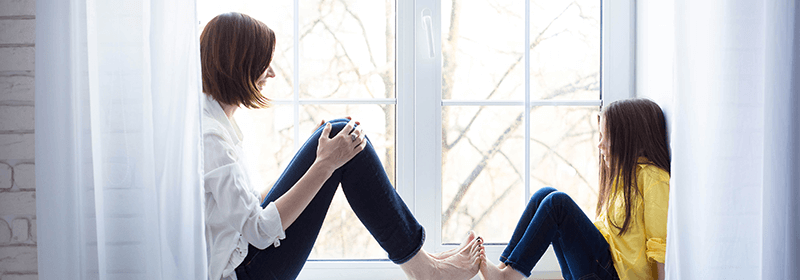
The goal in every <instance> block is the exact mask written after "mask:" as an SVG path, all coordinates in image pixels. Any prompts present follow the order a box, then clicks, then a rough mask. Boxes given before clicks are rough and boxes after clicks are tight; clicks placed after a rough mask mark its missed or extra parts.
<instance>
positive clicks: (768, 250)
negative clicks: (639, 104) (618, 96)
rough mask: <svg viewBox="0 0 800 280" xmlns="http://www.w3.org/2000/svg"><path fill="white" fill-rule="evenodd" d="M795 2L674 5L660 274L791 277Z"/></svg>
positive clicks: (797, 124)
mask: <svg viewBox="0 0 800 280" xmlns="http://www.w3.org/2000/svg"><path fill="white" fill-rule="evenodd" d="M798 9H800V7H799V6H798V3H796V2H795V1H794V0H762V1H752V0H742V1H733V0H710V1H694V0H677V1H675V72H674V73H675V76H674V82H675V87H674V88H675V92H674V98H673V104H672V108H671V111H672V118H671V122H672V133H671V137H672V138H671V139H672V140H671V146H672V151H673V158H672V182H671V189H670V208H669V209H670V213H669V224H668V240H667V244H668V245H667V276H668V278H670V279H798V278H800V266H799V265H798V264H800V259H798V252H799V251H800V242H798V240H799V239H800V207H799V206H798V201H800V191H798V189H799V188H800V113H799V111H800V96H798V94H800V84H798V83H800V68H798V67H800V66H798V65H800V56H799V55H798V54H800V42H798V40H800V36H798V35H800V29H798V28H800V24H798V22H800V18H798V16H800V13H798V11H800V10H798Z"/></svg>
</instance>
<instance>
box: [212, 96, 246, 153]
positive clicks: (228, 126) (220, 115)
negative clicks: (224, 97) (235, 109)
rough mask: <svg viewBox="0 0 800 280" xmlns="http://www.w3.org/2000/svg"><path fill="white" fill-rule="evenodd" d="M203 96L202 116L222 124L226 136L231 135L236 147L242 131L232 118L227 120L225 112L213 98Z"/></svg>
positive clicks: (240, 139)
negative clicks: (226, 132) (226, 133)
mask: <svg viewBox="0 0 800 280" xmlns="http://www.w3.org/2000/svg"><path fill="white" fill-rule="evenodd" d="M205 96H206V100H205V104H204V106H203V114H205V115H207V116H209V117H211V118H212V119H214V120H216V121H218V122H219V123H220V124H222V126H223V127H225V130H227V131H228V134H230V135H231V139H232V140H233V144H234V145H238V144H239V142H241V141H242V138H243V136H242V131H241V130H239V125H237V124H236V120H234V119H233V118H228V115H226V114H225V111H224V110H222V105H220V104H219V102H217V101H216V100H214V98H213V97H211V96H210V95H208V94H205Z"/></svg>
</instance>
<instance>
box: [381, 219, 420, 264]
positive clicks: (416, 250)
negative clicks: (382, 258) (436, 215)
mask: <svg viewBox="0 0 800 280" xmlns="http://www.w3.org/2000/svg"><path fill="white" fill-rule="evenodd" d="M420 231H421V234H420V236H421V238H420V241H419V244H418V245H417V246H415V248H414V249H413V250H412V251H411V252H410V253H408V254H406V255H405V256H403V257H402V258H397V259H390V260H391V261H392V262H393V263H394V264H396V265H401V264H404V263H406V262H407V261H409V260H411V258H413V257H414V256H416V255H417V253H419V250H421V249H422V245H423V244H425V228H423V227H420Z"/></svg>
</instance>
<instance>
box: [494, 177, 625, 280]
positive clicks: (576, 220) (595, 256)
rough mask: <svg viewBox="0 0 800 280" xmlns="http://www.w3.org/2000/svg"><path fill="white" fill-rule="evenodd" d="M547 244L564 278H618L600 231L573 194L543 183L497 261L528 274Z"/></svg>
mask: <svg viewBox="0 0 800 280" xmlns="http://www.w3.org/2000/svg"><path fill="white" fill-rule="evenodd" d="M550 244H552V245H553V250H554V251H555V253H556V257H557V258H558V263H559V265H561V274H562V275H563V276H564V279H567V280H569V279H619V276H617V271H616V270H615V269H614V262H613V259H612V257H611V251H610V250H609V248H608V242H606V240H605V238H603V235H602V234H601V233H600V231H598V230H597V228H596V227H595V226H594V224H592V222H591V221H590V220H589V218H588V217H586V214H584V213H583V211H582V210H581V209H580V208H579V207H578V205H577V204H575V202H574V201H572V198H570V197H569V196H568V195H567V194H565V193H563V192H559V191H557V190H556V189H554V188H550V187H546V188H542V189H540V190H539V191H537V192H536V193H534V194H533V196H532V197H531V200H530V201H529V202H528V206H527V207H526V208H525V212H524V213H522V218H520V220H519V223H518V224H517V227H516V229H515V230H514V235H512V236H511V241H509V242H508V246H507V247H506V249H505V251H503V254H502V255H500V261H501V262H503V263H505V264H506V265H508V266H510V267H511V268H513V269H515V270H517V271H519V272H520V273H522V274H524V275H525V276H526V277H530V276H531V270H533V267H534V266H535V265H536V263H537V262H539V259H541V258H542V255H544V252H545V251H546V250H547V247H548V246H550Z"/></svg>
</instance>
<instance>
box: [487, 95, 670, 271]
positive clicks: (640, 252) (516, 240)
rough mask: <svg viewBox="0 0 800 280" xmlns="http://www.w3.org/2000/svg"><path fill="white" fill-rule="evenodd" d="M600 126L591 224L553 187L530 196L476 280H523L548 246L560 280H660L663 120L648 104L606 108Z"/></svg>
mask: <svg viewBox="0 0 800 280" xmlns="http://www.w3.org/2000/svg"><path fill="white" fill-rule="evenodd" d="M599 122H600V143H599V144H598V147H599V148H600V155H601V157H600V195H599V198H598V202H597V215H598V218H597V221H596V222H594V224H592V222H591V221H589V218H587V217H586V215H585V214H584V213H583V211H581V209H580V208H579V207H578V205H576V204H575V202H574V201H572V199H571V198H570V197H569V196H568V195H566V194H564V193H563V192H558V191H556V190H555V189H553V188H543V189H541V190H539V191H537V192H536V193H535V194H534V195H533V196H532V197H531V200H530V202H528V206H527V208H526V209H525V212H524V213H523V214H522V218H521V219H520V221H519V223H518V224H517V228H516V229H515V231H514V234H513V235H512V237H511V241H510V242H509V243H508V246H507V247H506V249H505V251H504V252H503V253H502V255H501V256H500V264H499V265H498V266H494V265H491V263H490V262H489V261H488V260H486V259H485V256H481V259H482V260H483V263H482V264H481V268H480V272H481V278H483V279H522V278H523V277H528V276H530V273H531V270H532V269H533V267H534V266H535V265H536V263H537V262H538V261H539V259H540V258H541V257H542V254H544V252H545V250H547V247H548V246H550V245H551V244H552V245H553V250H554V251H555V253H556V257H557V258H558V262H559V264H560V265H561V273H562V274H563V276H564V279H623V280H624V279H655V278H658V279H663V277H664V255H665V249H666V236H667V204H668V201H669V176H670V175H669V172H670V165H669V164H670V163H669V161H670V156H669V148H668V146H667V131H666V122H665V120H664V115H663V113H662V112H661V108H660V107H658V105H657V104H656V103H654V102H652V101H650V100H647V99H629V100H621V101H617V102H613V103H611V104H609V105H608V106H606V107H605V108H604V109H603V111H602V113H601V114H600V118H599Z"/></svg>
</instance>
